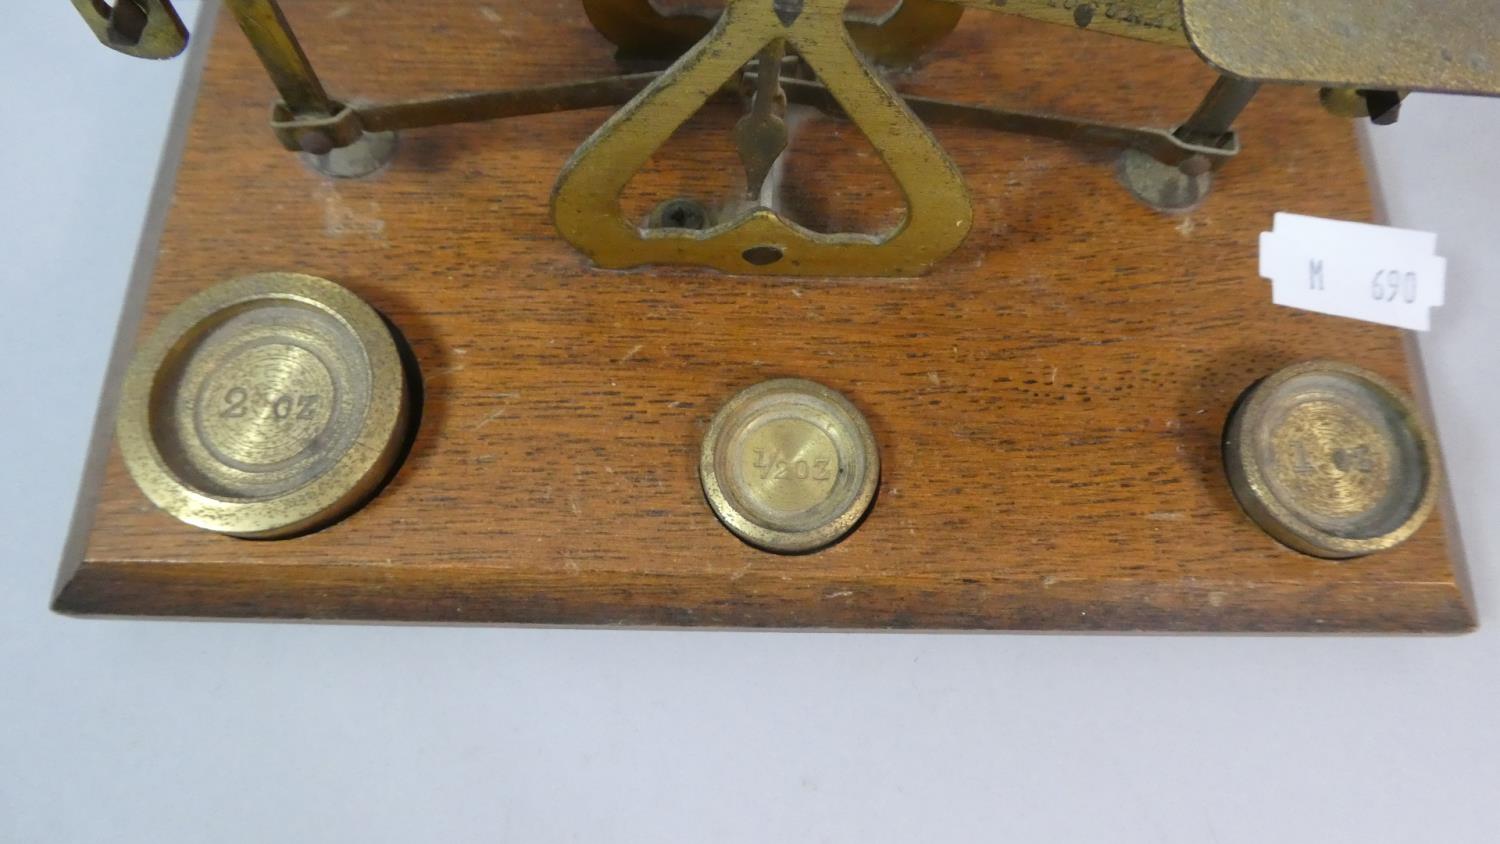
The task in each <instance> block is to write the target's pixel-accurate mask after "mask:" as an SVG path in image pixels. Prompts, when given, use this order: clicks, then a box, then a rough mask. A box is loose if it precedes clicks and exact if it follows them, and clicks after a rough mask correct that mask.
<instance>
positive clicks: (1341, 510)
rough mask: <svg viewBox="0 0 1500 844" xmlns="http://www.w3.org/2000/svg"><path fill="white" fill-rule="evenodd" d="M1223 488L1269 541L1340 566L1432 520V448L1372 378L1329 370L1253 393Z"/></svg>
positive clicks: (1233, 440)
mask: <svg viewBox="0 0 1500 844" xmlns="http://www.w3.org/2000/svg"><path fill="white" fill-rule="evenodd" d="M1224 462H1225V468H1226V470H1227V472H1228V475H1229V483H1230V486H1231V487H1232V488H1233V490H1234V494H1235V497H1236V498H1238V499H1239V502H1240V505H1241V506H1242V507H1244V509H1245V512H1246V513H1247V514H1249V516H1250V517H1251V518H1252V519H1253V520H1254V521H1255V522H1256V523H1257V524H1258V525H1260V526H1261V527H1262V528H1263V529H1264V530H1265V531H1266V532H1267V533H1269V534H1270V535H1271V536H1272V537H1274V538H1275V539H1277V540H1278V541H1280V542H1281V543H1283V544H1284V545H1287V546H1289V547H1291V548H1293V549H1295V550H1297V551H1301V552H1302V553H1304V554H1310V555H1312V556H1316V557H1325V558H1329V559H1347V558H1351V557H1358V556H1362V555H1365V554H1371V553H1374V552H1376V551H1383V550H1386V549H1389V548H1394V547H1395V546H1397V545H1399V544H1401V543H1402V542H1404V541H1406V540H1407V539H1408V538H1409V537H1410V536H1411V535H1412V534H1413V533H1415V532H1416V531H1417V529H1418V528H1419V527H1421V526H1422V523H1423V522H1424V521H1426V519H1427V516H1428V515H1429V514H1430V513H1431V512H1432V508H1433V505H1434V503H1435V501H1436V498H1437V489H1438V465H1439V463H1438V458H1437V447H1436V444H1435V442H1434V440H1433V437H1432V435H1431V433H1429V432H1428V430H1427V428H1426V426H1425V425H1424V424H1423V423H1422V420H1421V418H1420V417H1419V415H1418V413H1417V410H1416V408H1415V407H1414V406H1413V405H1412V403H1411V401H1410V400H1409V399H1407V398H1406V397H1405V396H1403V395H1402V394H1401V393H1400V391H1398V390H1397V389H1396V388H1395V387H1394V386H1392V385H1391V384H1389V383H1388V382H1386V381H1385V380H1384V379H1382V378H1380V377H1379V376H1377V375H1375V374H1374V373H1371V372H1366V371H1365V370H1363V369H1360V368H1358V367H1355V366H1350V365H1348V364H1343V363H1337V362H1334V361H1311V362H1308V363H1302V364H1297V365H1295V366H1291V367H1288V368H1286V369H1283V370H1281V371H1280V372H1277V373H1275V374H1274V375H1272V376H1270V377H1269V378H1266V379H1265V380H1263V381H1261V382H1259V383H1257V384H1255V385H1254V386H1252V387H1251V388H1250V389H1249V391H1247V392H1246V393H1245V395H1244V396H1243V397H1242V398H1241V399H1240V402H1239V404H1238V406H1237V407H1236V408H1235V410H1234V412H1233V413H1232V415H1231V417H1230V420H1229V424H1228V427H1227V428H1226V430H1225V435H1224Z"/></svg>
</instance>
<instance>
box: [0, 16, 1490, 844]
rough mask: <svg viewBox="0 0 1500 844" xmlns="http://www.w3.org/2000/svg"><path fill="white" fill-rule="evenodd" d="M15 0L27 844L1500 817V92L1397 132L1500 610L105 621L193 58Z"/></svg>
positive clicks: (1470, 507)
mask: <svg viewBox="0 0 1500 844" xmlns="http://www.w3.org/2000/svg"><path fill="white" fill-rule="evenodd" d="M5 5H6V10H5V11H6V15H5V21H6V27H5V28H6V32H7V33H8V37H7V38H6V44H5V48H4V50H3V51H0V106H3V108H0V122H3V123H0V125H3V126H4V128H5V131H4V133H3V135H0V143H3V147H0V305H3V308H0V315H3V323H0V325H3V327H0V540H3V543H0V548H3V557H0V566H3V567H0V841H4V842H47V843H48V844H50V842H89V844H93V843H94V842H107V841H140V842H164V841H173V842H175V841H190V842H197V841H215V842H234V841H247V842H251V841H253V842H264V841H360V842H382V841H402V840H405V841H411V840H430V841H445V842H446V841H523V842H550V841H590V842H592V841H626V840H629V841H691V842H702V841H713V842H733V841H746V842H771V841H784V840H799V841H802V840H806V841H900V842H910V841H932V840H1007V841H1027V842H1031V841H1049V842H1050V841H1096V842H1104V841H1107V842H1122V841H1137V840H1138V841H1153V842H1162V841H1165V842H1193V844H1198V843H1199V842H1253V843H1254V844H1265V842H1285V841H1319V842H1328V841H1361V842H1364V841H1381V842H1385V841H1397V842H1405V841H1411V842H1418V841H1422V842H1427V841H1446V842H1494V841H1497V840H1500V709H1497V701H1496V694H1497V691H1500V568H1497V566H1500V520H1497V519H1496V518H1495V516H1496V513H1495V509H1496V504H1497V502H1500V475H1497V468H1500V456H1497V452H1496V443H1497V440H1496V438H1495V437H1494V436H1493V435H1492V433H1491V432H1492V431H1493V430H1495V428H1496V427H1497V425H1500V422H1497V419H1500V401H1497V399H1496V397H1495V396H1496V389H1495V388H1496V383H1497V375H1500V347H1497V344H1496V340H1495V332H1496V329H1495V326H1496V325H1497V324H1500V285H1497V282H1500V277H1497V276H1500V232H1497V230H1496V219H1497V218H1496V214H1495V210H1496V209H1495V206H1494V198H1495V197H1496V195H1497V192H1500V190H1497V189H1500V143H1497V142H1496V138H1500V102H1480V101H1473V100H1457V99H1442V98H1417V99H1414V100H1413V101H1411V102H1410V104H1409V106H1408V108H1407V111H1406V113H1405V115H1404V116H1403V122H1402V124H1401V125H1400V126H1398V127H1396V128H1394V129H1388V130H1379V131H1378V132H1377V133H1376V138H1375V141H1374V151H1375V158H1376V164H1377V169H1378V175H1379V178H1380V181H1381V184H1382V186H1383V189H1384V191H1385V195H1386V200H1387V208H1388V211H1389V216H1390V219H1391V221H1392V222H1394V223H1397V224H1400V225H1404V226H1409V227H1413V228H1427V229H1430V230H1433V231H1436V232H1438V233H1439V250H1440V252H1442V253H1443V254H1446V255H1447V256H1448V257H1449V258H1450V259H1451V272H1450V282H1449V285H1450V289H1449V304H1448V305H1447V306H1446V307H1445V308H1443V309H1442V310H1440V311H1438V312H1437V314H1436V320H1435V327H1434V330H1433V332H1432V334H1431V335H1430V336H1428V337H1426V338H1424V340H1423V353H1424V357H1425V361H1426V369H1427V372H1428V377H1429V379H1430V381H1431V384H1432V392H1433V398H1434V401H1435V403H1436V407H1437V412H1438V417H1439V425H1438V427H1439V430H1440V435H1441V437H1442V440H1443V441H1444V444H1445V447H1446V449H1447V456H1448V463H1449V468H1450V471H1451V475H1452V488H1453V491H1454V493H1455V495H1456V498H1457V502H1458V509H1459V512H1460V514H1461V522H1462V527H1463V534H1464V537H1463V538H1464V541H1465V542H1466V544H1467V546H1468V553H1469V560H1470V566H1471V569H1472V577H1473V581H1474V585H1475V589H1476V592H1477V598H1478V602H1479V606H1480V607H1481V615H1482V617H1483V621H1484V624H1485V627H1484V629H1483V630H1482V632H1480V633H1478V634H1475V635H1472V636H1467V637H1461V638H1435V639H1413V638H1292V637H1288V638H1249V637H1241V638H1226V637H1177V638H1173V637H1148V636H1141V637H1083V636H1017V635H895V634H828V633H822V634H819V633H806V634H803V633H769V634H768V633H759V634H756V633H724V632H678V631H662V632H622V631H615V632H605V631H570V630H543V629H493V628H490V629H484V628H423V627H359V626H298V625H283V624H252V623H206V622H121V621H83V620H77V619H66V618H62V617H59V616H55V615H52V614H51V613H49V612H48V610H47V603H48V598H49V594H50V592H51V589H52V584H53V578H54V576H55V571H56V568H57V563H58V559H59V555H60V553H61V547H62V542H63V538H64V534H65V532H66V530H67V527H68V523H69V520H70V518H71V515H72V510H73V504H74V496H75V494H76V491H77V487H78V484H79V478H80V473H81V471H82V466H83V461H84V453H85V447H86V443H87V441H88V439H89V437H90V429H91V426H92V424H93V418H94V411H95V405H96V402H97V400H98V396H99V392H100V389H101V385H102V383H103V379H104V368H105V362H106V359H107V357H108V352H109V349H110V347H111V344H112V342H113V335H114V333H115V328H116V322H117V320H118V318H119V315H120V312H121V309H122V307H123V302H124V291H125V287H126V282H127V279H128V276H129V272H130V268H131V264H132V260H133V254H134V251H135V247H136V243H137V239H138V237H139V236H140V233H141V227H142V221H143V219H144V213H145V209H146V204H147V197H148V193H149V191H150V189H151V187H152V183H153V178H154V175H155V169H156V165H157V162H158V159H159V157H160V155H161V150H162V147H163V144H164V142H165V140H166V137H167V127H168V124H169V120H170V111H171V104H172V101H173V98H174V96H175V91H176V87H177V84H178V82H179V80H180V78H181V75H182V73H183V69H184V66H185V62H183V61H181V60H178V61H175V62H168V63H150V62H144V61H138V60H132V59H128V58H126V57H123V56H118V55H116V54H113V53H111V52H110V51H108V50H105V49H104V48H102V47H100V46H99V45H98V44H97V43H95V42H94V41H93V40H92V38H91V37H90V36H89V35H88V33H87V32H86V30H85V29H84V26H83V24H82V23H81V22H80V21H79V20H78V19H77V18H76V16H75V14H74V12H73V10H72V9H71V8H69V6H68V4H67V3H65V2H62V1H61V0H48V2H30V3H15V2H11V3H6V4H5ZM183 8H184V9H185V11H187V12H189V13H191V12H193V11H195V10H196V6H195V5H193V4H183ZM1249 140H1250V142H1251V143H1253V142H1254V139H1253V138H1252V139H1249ZM1357 166H1358V164H1357V163H1356V162H1353V161H1351V162H1350V163H1349V168H1350V172H1347V173H1326V174H1309V180H1308V189H1309V190H1317V188H1318V184H1319V183H1320V181H1323V180H1339V179H1348V178H1356V177H1357V175H1356V173H1355V172H1354V171H1355V169H1356V168H1357ZM1233 177H1234V176H1233V173H1232V170H1231V172H1230V174H1229V175H1228V178H1233ZM1267 222H1268V223H1269V222H1270V221H1269V219H1268V220H1267ZM1246 283H1247V284H1248V283H1257V282H1255V281H1254V280H1253V279H1248V278H1247V280H1246ZM1267 295H1269V290H1268V291H1267Z"/></svg>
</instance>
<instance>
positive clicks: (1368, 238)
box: [1260, 214, 1448, 331]
mask: <svg viewBox="0 0 1500 844" xmlns="http://www.w3.org/2000/svg"><path fill="white" fill-rule="evenodd" d="M1436 253H1437V235H1435V234H1432V233H1431V232H1418V231H1410V230H1408V229H1396V228H1391V227H1390V226H1374V225H1370V224H1369V223H1350V222H1346V221H1343V220H1324V219H1322V218H1320V217H1304V216H1302V215H1300V214H1277V215H1276V224H1275V226H1274V231H1269V232H1265V233H1263V234H1262V235H1261V236H1260V274H1261V275H1262V276H1264V277H1266V278H1269V279H1270V280H1271V301H1273V302H1275V303H1276V304H1278V305H1286V306H1288V307H1292V308H1301V309H1302V310H1304V311H1315V312H1317V313H1320V314H1330V315H1332V316H1341V317H1349V318H1351V319H1362V320H1364V321H1366V322H1377V323H1380V324H1381V325H1394V326H1396V327H1397V328H1409V329H1412V330H1414V331H1426V330H1427V329H1428V326H1429V324H1430V316H1431V314H1430V310H1431V309H1432V308H1436V307H1438V306H1439V305H1441V304H1443V284H1444V276H1445V275H1446V273H1447V270H1448V262H1447V260H1446V259H1444V258H1440V257H1438V256H1437V254H1436Z"/></svg>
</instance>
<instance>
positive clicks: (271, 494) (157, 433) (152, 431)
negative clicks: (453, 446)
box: [116, 273, 411, 538]
mask: <svg viewBox="0 0 1500 844" xmlns="http://www.w3.org/2000/svg"><path fill="white" fill-rule="evenodd" d="M409 401H410V397H409V395H408V390H407V387H406V373H405V371H404V367H403V364H402V361H401V356H400V354H399V352H398V351H397V347H396V343H395V340H394V338H393V337H392V335H391V331H390V329H389V328H387V326H386V324H385V323H384V322H383V321H382V320H381V318H380V316H379V314H377V313H376V312H375V310H374V309H372V308H371V307H370V306H369V305H367V304H365V303H364V302H363V301H362V300H360V299H359V298H358V297H357V296H355V295H354V294H353V293H351V292H349V291H348V290H345V289H344V288H342V287H340V286H338V285H337V284H334V283H333V282H331V281H326V280H324V279H321V278H314V277H312V276H306V275H297V274H293V273H264V274H260V275H252V276H246V277H243V278H238V279H235V280H233V281H227V282H224V283H222V284H218V285H215V286H213V287H211V288H209V289H207V290H204V291H203V292H201V293H199V294H197V295H195V296H193V297H192V298H190V299H188V300H187V301H186V302H184V303H183V304H182V305H181V306H179V307H178V308H177V309H176V310H174V311H173V312H172V313H171V314H169V315H168V316H167V317H166V319H165V320H163V321H162V324H161V325H160V327H158V328H157V330H156V332H155V333H154V334H153V335H152V336H151V337H150V338H149V339H148V340H146V341H145V343H144V344H143V345H142V346H141V347H140V349H139V350H138V351H137V353H136V356H135V359H134V360H133V361H132V363H131V365H130V369H129V371H128V372H127V374H126V377H125V384H124V391H123V395H122V398H121V404H120V416H119V421H118V425H117V428H116V434H117V437H118V439H119V443H120V450H121V453H122V455H123V457H124V460H125V466H126V468H127V469H129V471H130V474H131V477H132V478H134V479H135V482H136V484H137V485H138V486H139V487H140V488H141V491H142V492H144V493H145V494H146V497H147V498H149V499H151V501H152V503H154V504H155V505H156V506H157V507H160V508H161V509H162V510H164V511H166V512H167V513H169V514H171V515H173V516H175V517H177V518H178V519H181V520H182V521H184V522H187V523H188V524H191V525H194V526H197V527H200V528H203V529H205V530H211V531H216V532H219V533H225V534H231V535H234V536H241V537H249V538H277V537H285V536H290V535H294V534H297V533H302V532H305V531H308V530H312V529H315V528H318V527H322V526H324V525H327V524H329V523H331V522H333V521H336V520H337V519H339V518H341V517H343V516H344V515H347V514H348V513H349V512H351V511H352V510H353V509H355V508H357V507H358V506H359V505H360V504H361V503H363V502H364V501H365V500H366V499H367V498H368V497H369V496H370V495H371V494H373V493H374V491H375V490H376V488H377V487H378V486H379V485H380V483H381V482H382V481H383V480H384V479H385V478H386V477H387V476H388V475H389V474H390V472H391V470H392V469H393V468H394V466H395V464H396V461H397V459H398V458H399V456H400V452H401V446H402V443H403V442H404V440H405V436H406V433H407V425H408V422H409V420H410V418H411V414H410V413H409V408H408V404H409Z"/></svg>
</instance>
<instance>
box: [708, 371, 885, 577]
mask: <svg viewBox="0 0 1500 844" xmlns="http://www.w3.org/2000/svg"><path fill="white" fill-rule="evenodd" d="M698 469H699V476H700V478H701V480H702V482H703V492H704V495H705V496H707V498H708V503H709V506H710V507H712V508H713V511H714V514H715V515H717V516H718V517H719V520H720V521H721V522H723V523H724V525H725V527H727V528H729V530H730V531H732V532H733V533H734V534H735V535H736V536H739V537H740V538H741V539H743V540H745V541H746V542H749V543H750V544H751V545H755V546H756V547H759V548H763V549H765V550H767V551H776V552H779V553H784V554H795V553H803V552H808V551H815V550H817V549H819V548H822V547H824V546H827V545H829V544H831V543H833V542H836V541H838V540H839V539H840V538H842V537H843V536H845V535H846V534H848V533H849V532H850V531H852V530H854V528H855V526H857V525H858V524H859V521H860V519H861V518H862V517H863V516H864V514H865V511H866V510H868V509H869V508H870V504H871V503H872V502H873V501H874V500H875V490H876V487H877V486H878V485H879V482H880V451H879V449H878V448H877V447H876V445H875V436H874V434H873V433H871V431H870V426H869V424H868V423H867V422H866V421H865V418H864V415H863V414H861V413H860V412H859V410H858V409H857V408H856V407H855V406H854V405H853V404H851V403H850V402H849V400H848V399H846V398H844V397H843V396H842V395H840V394H839V393H838V392H836V391H834V390H831V389H829V388H828V387H825V386H823V385H822V384H817V383H814V382H812V381H804V380H802V379H798V378H783V379H778V380H774V381H766V382H764V383H761V384H756V385H755V386H753V387H750V388H748V389H746V390H743V391H742V392H740V393H739V394H738V395H736V396H735V397H734V398H732V399H730V400H729V401H728V402H727V403H725V405H724V406H723V407H722V408H721V409H720V410H719V412H718V414H717V415H715V416H714V420H713V423H712V424H711V425H710V426H709V429H708V434H707V436H705V437H704V439H703V449H702V452H701V454H700V458H699V464H698Z"/></svg>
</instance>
